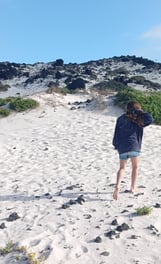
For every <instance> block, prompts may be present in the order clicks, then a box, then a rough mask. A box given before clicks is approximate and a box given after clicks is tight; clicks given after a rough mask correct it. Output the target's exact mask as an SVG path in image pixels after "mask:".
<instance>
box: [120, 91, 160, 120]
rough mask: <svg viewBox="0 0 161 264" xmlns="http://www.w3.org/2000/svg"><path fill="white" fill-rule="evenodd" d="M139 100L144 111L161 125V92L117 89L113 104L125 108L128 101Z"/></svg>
mask: <svg viewBox="0 0 161 264" xmlns="http://www.w3.org/2000/svg"><path fill="white" fill-rule="evenodd" d="M133 100H136V101H138V102H140V104H141V106H142V108H143V110H144V111H147V112H149V113H151V114H152V116H153V118H154V123H155V124H158V125H161V107H160V106H161V92H143V91H138V90H135V89H133V88H128V89H127V88H126V89H121V90H119V91H118V93H117V95H116V98H115V104H116V105H118V106H120V107H121V108H123V109H125V107H126V105H127V103H128V102H129V101H133Z"/></svg>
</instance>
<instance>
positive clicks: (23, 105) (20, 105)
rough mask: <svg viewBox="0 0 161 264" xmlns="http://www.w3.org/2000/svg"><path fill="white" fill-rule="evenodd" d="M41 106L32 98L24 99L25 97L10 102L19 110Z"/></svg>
mask: <svg viewBox="0 0 161 264" xmlns="http://www.w3.org/2000/svg"><path fill="white" fill-rule="evenodd" d="M38 106H39V103H38V102H37V101H35V100H33V99H31V98H29V99H23V98H20V97H18V98H16V99H15V100H13V101H12V102H11V103H10V108H11V109H12V110H15V111H17V112H22V111H26V110H28V109H34V108H36V107H38Z"/></svg>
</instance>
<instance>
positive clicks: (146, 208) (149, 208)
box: [136, 206, 153, 215]
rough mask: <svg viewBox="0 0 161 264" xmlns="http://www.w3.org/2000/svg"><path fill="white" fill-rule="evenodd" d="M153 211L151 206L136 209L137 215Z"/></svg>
mask: <svg viewBox="0 0 161 264" xmlns="http://www.w3.org/2000/svg"><path fill="white" fill-rule="evenodd" d="M152 211H153V208H152V207H149V206H143V207H139V208H137V209H136V213H137V215H148V214H151V213H152Z"/></svg>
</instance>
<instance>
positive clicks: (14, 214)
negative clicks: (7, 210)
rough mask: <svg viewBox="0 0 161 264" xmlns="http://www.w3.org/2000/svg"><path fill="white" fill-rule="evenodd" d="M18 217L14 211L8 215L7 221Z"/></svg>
mask: <svg viewBox="0 0 161 264" xmlns="http://www.w3.org/2000/svg"><path fill="white" fill-rule="evenodd" d="M19 218H20V217H19V216H18V214H17V213H16V212H14V213H12V214H10V215H9V217H8V218H7V221H9V222H13V221H15V220H17V219H19Z"/></svg>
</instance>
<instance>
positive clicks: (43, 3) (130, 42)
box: [0, 0, 161, 63]
mask: <svg viewBox="0 0 161 264" xmlns="http://www.w3.org/2000/svg"><path fill="white" fill-rule="evenodd" d="M0 11H1V15H0V25H1V26H0V29H1V30H0V61H10V62H17V63H36V62H50V61H55V60H56V59H59V58H62V59H63V60H64V62H65V63H69V62H72V63H74V62H76V63H81V62H87V61H90V60H97V59H103V58H110V57H113V56H121V55H136V56H142V57H144V58H148V59H152V60H154V61H157V62H161V0H0Z"/></svg>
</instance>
